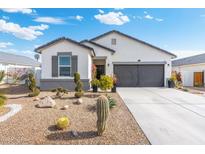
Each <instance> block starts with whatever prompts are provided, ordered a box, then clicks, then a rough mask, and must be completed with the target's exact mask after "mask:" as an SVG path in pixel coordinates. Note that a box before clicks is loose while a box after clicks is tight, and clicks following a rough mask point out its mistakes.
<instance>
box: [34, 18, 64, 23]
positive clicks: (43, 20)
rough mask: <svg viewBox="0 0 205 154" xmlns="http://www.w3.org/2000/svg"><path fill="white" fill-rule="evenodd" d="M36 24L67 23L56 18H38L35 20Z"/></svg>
mask: <svg viewBox="0 0 205 154" xmlns="http://www.w3.org/2000/svg"><path fill="white" fill-rule="evenodd" d="M34 21H36V22H42V23H49V24H63V23H65V21H64V20H63V19H62V18H55V17H37V18H36V19H34Z"/></svg>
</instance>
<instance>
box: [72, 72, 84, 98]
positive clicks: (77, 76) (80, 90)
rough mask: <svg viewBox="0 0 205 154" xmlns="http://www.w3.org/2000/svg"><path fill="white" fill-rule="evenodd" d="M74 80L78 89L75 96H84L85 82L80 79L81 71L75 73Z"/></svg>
mask: <svg viewBox="0 0 205 154" xmlns="http://www.w3.org/2000/svg"><path fill="white" fill-rule="evenodd" d="M74 82H75V84H76V87H75V91H76V93H75V97H77V98H80V97H82V95H83V94H84V93H83V83H82V82H81V80H80V74H79V73H75V74H74Z"/></svg>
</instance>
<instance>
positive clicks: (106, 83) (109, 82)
mask: <svg viewBox="0 0 205 154" xmlns="http://www.w3.org/2000/svg"><path fill="white" fill-rule="evenodd" d="M112 87H113V79H112V77H111V76H108V75H102V76H101V78H100V89H102V90H105V91H107V90H108V89H111V88H112Z"/></svg>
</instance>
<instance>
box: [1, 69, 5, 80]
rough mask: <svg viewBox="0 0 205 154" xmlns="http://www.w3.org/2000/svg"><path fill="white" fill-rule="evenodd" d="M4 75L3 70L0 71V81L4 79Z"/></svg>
mask: <svg viewBox="0 0 205 154" xmlns="http://www.w3.org/2000/svg"><path fill="white" fill-rule="evenodd" d="M4 77H5V72H4V71H0V82H1V81H2V80H3V79H4Z"/></svg>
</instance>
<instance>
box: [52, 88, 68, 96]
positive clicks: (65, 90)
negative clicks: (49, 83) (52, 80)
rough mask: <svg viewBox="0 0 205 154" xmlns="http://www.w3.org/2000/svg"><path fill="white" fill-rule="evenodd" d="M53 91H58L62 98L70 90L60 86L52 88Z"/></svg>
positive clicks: (57, 94)
mask: <svg viewBox="0 0 205 154" xmlns="http://www.w3.org/2000/svg"><path fill="white" fill-rule="evenodd" d="M51 92H56V96H57V97H60V98H61V97H62V96H63V95H64V94H67V93H68V90H67V89H64V88H62V87H59V88H56V89H53V90H51Z"/></svg>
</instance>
